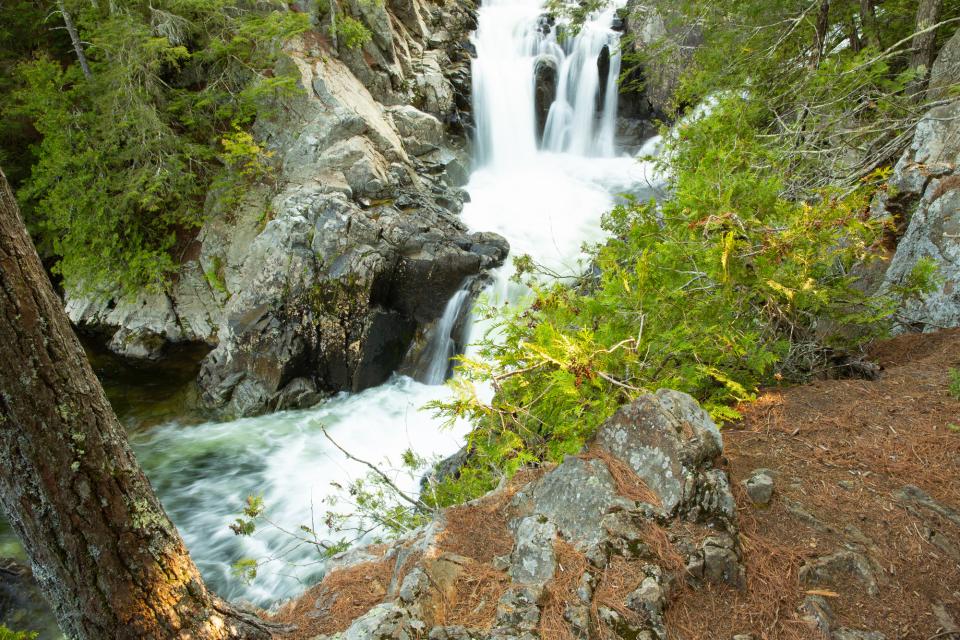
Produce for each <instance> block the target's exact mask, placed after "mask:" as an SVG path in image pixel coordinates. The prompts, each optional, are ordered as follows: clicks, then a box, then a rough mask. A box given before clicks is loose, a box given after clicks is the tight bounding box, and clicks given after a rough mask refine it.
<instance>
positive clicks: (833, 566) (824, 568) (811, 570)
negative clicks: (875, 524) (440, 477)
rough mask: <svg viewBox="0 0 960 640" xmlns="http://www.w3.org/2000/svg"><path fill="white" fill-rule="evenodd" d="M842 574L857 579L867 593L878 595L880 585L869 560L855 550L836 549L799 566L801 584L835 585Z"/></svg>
mask: <svg viewBox="0 0 960 640" xmlns="http://www.w3.org/2000/svg"><path fill="white" fill-rule="evenodd" d="M844 576H850V577H854V578H857V579H859V580H860V581H861V582H862V583H863V584H864V586H865V587H866V588H867V593H869V594H870V595H872V596H876V595H879V593H880V587H879V586H878V584H877V579H876V577H875V576H874V572H873V568H872V567H871V565H870V561H869V560H868V559H867V558H866V557H865V556H863V555H862V554H859V553H857V552H855V551H838V552H837V553H834V554H831V555H829V556H824V557H822V558H817V559H815V560H811V561H809V562H807V563H806V564H804V565H803V566H802V567H800V582H801V583H803V584H810V585H836V584H838V583H839V582H840V581H841V580H842V578H843V577H844Z"/></svg>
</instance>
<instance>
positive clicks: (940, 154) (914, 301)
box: [873, 100, 960, 332]
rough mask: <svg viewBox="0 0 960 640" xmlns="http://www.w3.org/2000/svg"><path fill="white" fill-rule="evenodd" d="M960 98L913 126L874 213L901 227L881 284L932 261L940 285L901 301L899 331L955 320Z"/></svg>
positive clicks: (959, 297)
mask: <svg viewBox="0 0 960 640" xmlns="http://www.w3.org/2000/svg"><path fill="white" fill-rule="evenodd" d="M958 118H960V100H957V101H954V102H953V103H950V104H947V105H944V106H940V107H936V108H934V109H933V110H931V111H930V112H929V113H927V114H926V115H925V116H924V117H923V119H921V121H920V123H919V124H918V125H917V128H916V132H915V134H914V139H913V142H912V143H911V145H910V148H909V149H908V150H907V151H906V152H905V153H904V155H903V157H901V159H900V161H899V162H898V163H897V165H896V166H895V167H894V172H893V175H892V176H891V178H890V189H889V193H888V194H886V195H884V196H881V197H880V198H878V200H877V201H876V202H875V203H874V206H873V212H874V215H878V216H881V217H886V218H889V219H891V220H892V221H894V222H895V223H898V224H899V226H900V228H903V227H904V226H905V231H904V233H903V237H902V238H900V242H899V244H898V245H897V251H896V253H895V254H894V256H893V259H892V260H891V261H890V265H889V267H888V268H887V271H886V275H885V276H884V280H883V283H882V284H881V286H880V291H881V292H894V293H896V292H897V291H898V288H899V287H902V286H903V285H905V284H907V283H909V280H910V275H911V274H912V273H913V270H914V268H915V267H916V266H917V264H918V263H919V262H920V261H921V260H922V259H925V260H930V261H933V262H934V263H935V264H936V265H937V267H938V269H939V273H938V276H939V278H940V282H939V284H938V285H937V286H936V287H935V288H934V290H933V291H931V292H929V293H926V294H924V295H921V296H918V297H908V298H907V299H906V300H904V302H903V304H902V308H901V310H900V311H899V313H898V317H897V324H898V330H899V331H901V332H903V331H935V330H938V329H941V328H947V327H955V326H958V325H960V172H958V166H960V136H958V135H957V124H956V123H957V121H958Z"/></svg>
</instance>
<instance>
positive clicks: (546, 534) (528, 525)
mask: <svg viewBox="0 0 960 640" xmlns="http://www.w3.org/2000/svg"><path fill="white" fill-rule="evenodd" d="M556 536H557V527H556V526H554V525H553V523H551V522H549V521H546V520H545V519H544V518H542V517H540V516H529V517H526V518H524V519H523V520H521V521H520V523H519V525H518V526H517V532H516V543H515V544H514V547H513V553H512V554H511V557H510V569H509V571H508V572H509V574H510V577H511V578H513V580H514V582H516V583H518V584H522V585H536V586H543V585H544V584H545V583H546V582H547V581H548V580H550V579H551V578H553V575H554V574H555V573H556V571H557V556H556V553H555V552H554V549H553V542H554V539H555V538H556Z"/></svg>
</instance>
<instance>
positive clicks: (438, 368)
mask: <svg viewBox="0 0 960 640" xmlns="http://www.w3.org/2000/svg"><path fill="white" fill-rule="evenodd" d="M469 303H470V291H469V289H467V288H463V289H460V291H457V292H456V293H455V294H453V297H452V298H450V301H449V302H447V306H446V308H445V309H444V310H443V315H442V316H440V319H439V320H437V325H436V327H434V330H433V334H432V335H431V337H430V344H428V345H427V367H426V371H424V372H423V375H422V376H417V378H418V379H419V380H420V382H423V383H424V384H430V385H435V384H443V382H444V380H446V379H447V372H448V371H449V370H450V359H451V358H453V357H454V356H456V355H457V353H456V348H457V342H456V339H455V337H454V335H453V332H454V329H455V326H456V324H457V320H458V319H459V318H460V314H461V313H463V312H464V306H465V305H467V304H469Z"/></svg>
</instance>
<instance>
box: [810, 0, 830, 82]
mask: <svg viewBox="0 0 960 640" xmlns="http://www.w3.org/2000/svg"><path fill="white" fill-rule="evenodd" d="M829 27H830V0H822V2H821V3H820V9H819V10H818V11H817V23H816V25H814V29H815V32H814V38H815V39H816V41H815V42H814V50H813V60H812V62H811V66H812V67H813V68H814V69H817V68H819V67H820V60H821V59H822V58H823V50H824V47H826V45H827V29H828V28H829Z"/></svg>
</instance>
